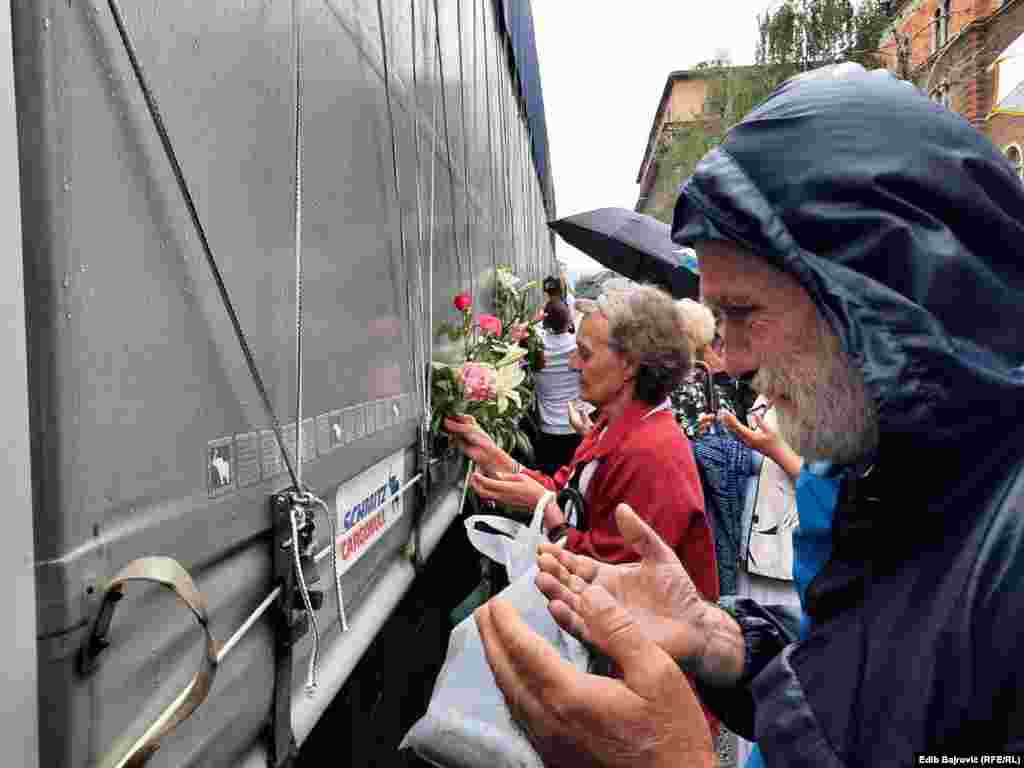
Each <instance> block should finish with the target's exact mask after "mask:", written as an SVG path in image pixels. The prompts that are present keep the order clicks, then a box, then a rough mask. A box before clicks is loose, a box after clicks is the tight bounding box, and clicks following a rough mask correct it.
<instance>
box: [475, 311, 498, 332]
mask: <svg viewBox="0 0 1024 768" xmlns="http://www.w3.org/2000/svg"><path fill="white" fill-rule="evenodd" d="M477 324H478V325H479V326H480V330H481V331H483V332H484V333H490V334H492V335H494V336H501V320H499V319H498V318H496V317H495V316H494V315H480V318H479V319H478V320H477Z"/></svg>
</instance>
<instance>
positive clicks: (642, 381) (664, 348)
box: [576, 285, 693, 405]
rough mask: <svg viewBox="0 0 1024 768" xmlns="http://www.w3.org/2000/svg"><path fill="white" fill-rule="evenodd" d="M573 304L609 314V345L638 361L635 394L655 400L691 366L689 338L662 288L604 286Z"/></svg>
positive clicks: (653, 402) (586, 312)
mask: <svg viewBox="0 0 1024 768" xmlns="http://www.w3.org/2000/svg"><path fill="white" fill-rule="evenodd" d="M576 309H577V310H579V311H580V312H581V313H582V314H584V315H589V314H592V313H595V312H598V313H600V314H602V315H604V317H605V318H606V319H607V320H608V345H609V346H610V347H611V348H612V349H613V350H615V351H616V352H617V353H619V354H620V355H622V356H624V357H625V358H627V359H628V360H629V361H630V362H632V363H635V364H636V365H637V375H636V397H637V399H639V400H642V401H644V402H646V403H649V404H651V405H658V404H659V403H661V401H662V400H664V399H665V398H666V397H668V395H669V393H670V392H672V390H674V389H675V388H676V387H678V386H679V384H680V382H681V381H682V380H683V377H685V376H686V374H687V373H688V372H689V371H690V368H691V366H692V365H693V341H692V340H691V338H690V335H689V333H688V329H687V327H686V322H685V320H684V318H683V315H682V313H681V312H680V311H679V309H678V307H677V306H676V302H675V301H674V300H673V299H672V297H671V296H669V295H668V293H666V292H665V291H664V290H662V289H661V288H657V287H655V286H653V285H638V286H635V287H633V288H630V289H628V290H623V291H608V292H607V293H603V294H602V295H601V296H600V298H598V299H597V300H596V301H593V300H584V299H579V300H577V302H576Z"/></svg>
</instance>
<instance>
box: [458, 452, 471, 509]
mask: <svg viewBox="0 0 1024 768" xmlns="http://www.w3.org/2000/svg"><path fill="white" fill-rule="evenodd" d="M473 469H474V466H473V460H472V459H470V462H469V468H468V469H467V470H466V482H465V483H464V484H463V486H462V500H461V501H460V502H459V517H462V508H463V507H465V506H466V493H467V492H468V491H469V478H471V477H472V476H473Z"/></svg>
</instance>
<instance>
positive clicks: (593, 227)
mask: <svg viewBox="0 0 1024 768" xmlns="http://www.w3.org/2000/svg"><path fill="white" fill-rule="evenodd" d="M548 226H549V227H551V229H553V230H554V231H555V232H557V233H558V234H559V235H561V237H562V239H563V240H565V242H567V243H568V244H569V245H571V246H573V247H575V248H578V249H579V250H581V251H583V252H584V253H585V254H587V255H588V256H590V257H591V258H592V259H594V260H595V261H597V262H600V263H601V264H603V265H604V266H606V267H608V269H612V270H615V271H616V272H618V273H619V274H620V275H624V276H626V277H628V278H630V279H632V280H636V281H638V282H646V283H656V284H658V285H661V286H663V287H664V288H666V289H667V290H668V291H669V293H671V294H672V295H673V296H675V297H676V298H677V299H683V298H691V299H695V298H697V296H698V293H699V278H698V274H697V258H696V256H695V254H694V252H693V249H692V248H682V247H680V246H678V245H676V244H675V243H673V242H672V238H671V237H670V236H669V226H668V225H667V224H663V223H661V222H660V221H658V220H657V219H654V218H652V217H650V216H645V215H644V214H642V213H637V212H636V211H631V210H629V209H628V208H598V209H597V210H594V211H587V212H586V213H577V214H575V215H573V216H566V217H565V218H562V219H558V220H557V221H549V222H548Z"/></svg>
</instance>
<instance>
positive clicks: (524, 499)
mask: <svg viewBox="0 0 1024 768" xmlns="http://www.w3.org/2000/svg"><path fill="white" fill-rule="evenodd" d="M469 484H470V487H471V488H472V489H473V490H474V491H476V493H477V495H478V496H479V497H480V498H481V499H493V500H494V501H497V502H499V503H501V504H507V505H508V506H510V507H514V508H517V509H529V510H530V511H531V512H532V511H533V508H534V507H536V506H537V502H538V501H540V499H541V497H542V496H543V495H544V494H545V493H547V490H548V489H547V488H545V487H544V486H543V485H541V484H540V483H538V482H537V481H536V480H534V479H533V478H532V477H530V476H529V475H524V474H521V473H519V474H514V473H512V472H498V473H497V478H490V477H485V476H484V475H482V474H480V473H479V472H474V473H473V477H472V478H470V481H469Z"/></svg>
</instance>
